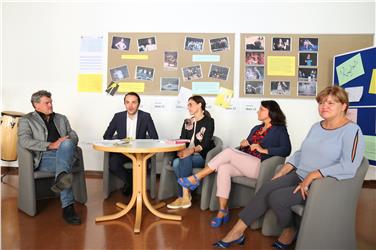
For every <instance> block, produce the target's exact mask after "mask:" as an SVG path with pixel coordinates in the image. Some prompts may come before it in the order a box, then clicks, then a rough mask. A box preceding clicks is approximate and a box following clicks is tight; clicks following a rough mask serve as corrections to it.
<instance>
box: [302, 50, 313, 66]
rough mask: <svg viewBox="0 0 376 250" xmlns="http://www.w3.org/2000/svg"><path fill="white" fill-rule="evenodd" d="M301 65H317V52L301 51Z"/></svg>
mask: <svg viewBox="0 0 376 250" xmlns="http://www.w3.org/2000/svg"><path fill="white" fill-rule="evenodd" d="M299 66H309V67H310V66H317V53H305V52H303V53H299Z"/></svg>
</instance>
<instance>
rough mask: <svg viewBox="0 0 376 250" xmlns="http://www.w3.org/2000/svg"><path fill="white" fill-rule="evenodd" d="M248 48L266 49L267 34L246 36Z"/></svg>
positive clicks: (246, 47)
mask: <svg viewBox="0 0 376 250" xmlns="http://www.w3.org/2000/svg"><path fill="white" fill-rule="evenodd" d="M245 49H246V50H264V49H265V36H246V37H245Z"/></svg>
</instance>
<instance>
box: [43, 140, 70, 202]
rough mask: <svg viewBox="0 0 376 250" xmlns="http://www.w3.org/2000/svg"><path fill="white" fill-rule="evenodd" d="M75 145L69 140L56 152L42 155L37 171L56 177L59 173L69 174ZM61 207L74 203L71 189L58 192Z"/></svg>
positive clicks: (47, 152)
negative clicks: (52, 174)
mask: <svg viewBox="0 0 376 250" xmlns="http://www.w3.org/2000/svg"><path fill="white" fill-rule="evenodd" d="M75 150H76V145H74V143H73V142H72V141H71V140H65V141H63V142H62V143H61V144H60V146H59V148H58V149H57V150H48V151H46V152H43V153H42V159H41V161H40V163H39V167H38V170H39V171H46V172H55V180H56V177H57V176H58V175H59V174H60V173H61V172H67V173H70V172H71V170H72V163H73V156H74V152H75ZM60 200H61V207H63V208H64V207H67V206H69V205H71V204H73V203H74V198H73V191H72V188H67V189H64V190H63V191H61V192H60Z"/></svg>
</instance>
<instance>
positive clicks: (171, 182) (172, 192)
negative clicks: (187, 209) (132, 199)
mask: <svg viewBox="0 0 376 250" xmlns="http://www.w3.org/2000/svg"><path fill="white" fill-rule="evenodd" d="M213 141H214V145H215V147H214V148H213V149H212V150H210V151H209V152H208V154H207V155H206V160H205V165H206V164H207V163H208V162H209V161H210V160H211V159H212V158H213V157H214V156H216V155H217V154H218V153H220V152H221V151H222V145H223V142H222V140H221V139H220V138H219V137H217V136H213ZM174 157H176V153H165V154H164V158H163V162H162V164H163V167H162V173H161V177H160V181H159V191H158V200H165V199H168V198H171V197H176V196H177V195H178V183H177V181H176V177H175V174H174V169H173V168H172V166H171V162H172V160H173V159H174ZM201 169H202V168H194V169H193V173H194V174H196V173H197V172H198V171H200V170H201ZM213 183H214V176H213V175H209V176H206V177H205V178H204V179H203V181H202V184H201V185H200V187H199V188H198V192H201V202H200V208H201V210H206V209H208V207H209V201H210V196H211V189H212V186H213Z"/></svg>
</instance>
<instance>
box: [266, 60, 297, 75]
mask: <svg viewBox="0 0 376 250" xmlns="http://www.w3.org/2000/svg"><path fill="white" fill-rule="evenodd" d="M267 75H268V76H295V56H268V57H267Z"/></svg>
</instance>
